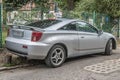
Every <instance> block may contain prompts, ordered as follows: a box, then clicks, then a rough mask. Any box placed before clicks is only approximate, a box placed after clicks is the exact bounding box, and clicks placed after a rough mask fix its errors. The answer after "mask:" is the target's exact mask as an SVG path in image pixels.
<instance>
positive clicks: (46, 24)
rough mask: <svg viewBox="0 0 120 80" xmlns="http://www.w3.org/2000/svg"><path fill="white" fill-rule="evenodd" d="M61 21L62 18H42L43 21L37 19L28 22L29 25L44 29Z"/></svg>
mask: <svg viewBox="0 0 120 80" xmlns="http://www.w3.org/2000/svg"><path fill="white" fill-rule="evenodd" d="M59 22H61V20H42V21H37V22H34V23H30V24H27V26H32V27H38V28H42V29H44V28H48V27H49V26H52V25H54V24H57V23H59Z"/></svg>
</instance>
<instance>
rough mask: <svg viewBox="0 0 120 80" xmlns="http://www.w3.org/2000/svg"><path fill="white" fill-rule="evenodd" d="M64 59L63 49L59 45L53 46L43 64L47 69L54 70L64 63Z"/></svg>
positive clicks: (64, 52)
mask: <svg viewBox="0 0 120 80" xmlns="http://www.w3.org/2000/svg"><path fill="white" fill-rule="evenodd" d="M65 59H66V50H65V48H64V47H63V46H61V45H55V46H53V47H52V48H51V49H50V51H49V53H48V56H47V57H46V59H45V63H46V65H47V66H48V67H53V68H56V67H59V66H61V65H62V64H63V63H64V61H65Z"/></svg>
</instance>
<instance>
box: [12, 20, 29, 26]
mask: <svg viewBox="0 0 120 80" xmlns="http://www.w3.org/2000/svg"><path fill="white" fill-rule="evenodd" d="M26 23H27V21H26V20H22V19H15V20H14V21H13V25H24V24H26Z"/></svg>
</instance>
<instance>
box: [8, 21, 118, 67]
mask: <svg viewBox="0 0 120 80" xmlns="http://www.w3.org/2000/svg"><path fill="white" fill-rule="evenodd" d="M6 48H7V49H8V50H9V51H11V52H12V53H14V54H16V55H19V56H23V57H27V58H30V59H42V60H45V63H46V64H47V65H48V66H49V67H59V66H61V65H62V64H63V63H64V61H65V60H66V59H67V58H70V57H76V56H81V55H87V54H93V53H103V54H105V55H111V54H112V49H116V39H115V37H114V36H113V35H112V34H110V33H106V32H103V31H102V30H98V29H97V28H95V27H94V26H92V25H91V24H89V23H87V22H84V21H81V20H75V19H56V20H53V19H52V20H43V21H38V22H34V23H30V24H28V25H24V26H23V25H19V26H13V27H12V28H11V29H10V30H9V32H8V37H7V38H6Z"/></svg>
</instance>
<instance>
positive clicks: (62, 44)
mask: <svg viewBox="0 0 120 80" xmlns="http://www.w3.org/2000/svg"><path fill="white" fill-rule="evenodd" d="M55 45H61V46H62V47H64V49H65V51H66V57H68V49H67V46H66V45H65V44H64V43H55V44H53V46H55ZM53 46H52V47H53ZM52 47H51V48H50V49H49V51H48V54H49V52H50V50H51V49H52ZM48 54H47V56H48Z"/></svg>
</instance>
